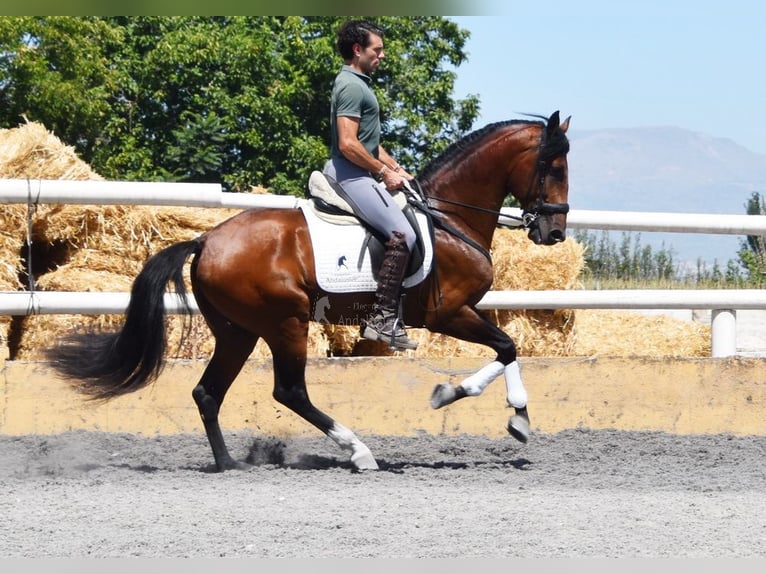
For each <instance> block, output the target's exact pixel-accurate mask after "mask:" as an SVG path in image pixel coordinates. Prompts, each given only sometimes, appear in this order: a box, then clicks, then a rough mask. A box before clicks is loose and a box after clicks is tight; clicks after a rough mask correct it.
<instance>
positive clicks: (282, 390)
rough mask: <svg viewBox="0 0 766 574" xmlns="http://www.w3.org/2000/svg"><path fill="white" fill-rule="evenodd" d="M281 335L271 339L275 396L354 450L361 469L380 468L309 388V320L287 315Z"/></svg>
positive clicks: (365, 449)
mask: <svg viewBox="0 0 766 574" xmlns="http://www.w3.org/2000/svg"><path fill="white" fill-rule="evenodd" d="M280 327H281V329H280V335H279V336H277V337H276V338H273V339H271V340H269V341H268V343H269V346H270V347H271V353H272V356H273V361H274V399H275V400H276V401H277V402H279V403H281V404H283V405H285V406H286V407H287V408H289V409H290V410H292V411H293V412H295V413H296V414H298V415H300V416H301V417H303V418H304V419H305V420H307V421H308V422H310V423H311V424H312V425H314V426H315V427H317V428H318V429H319V430H320V431H322V432H323V433H325V434H326V435H327V436H328V437H329V438H331V439H332V440H333V441H334V442H335V443H336V444H337V445H338V446H339V447H341V448H342V449H343V450H345V451H348V452H350V453H351V463H352V464H353V465H354V466H355V467H356V468H357V469H358V470H377V468H378V463H377V462H375V458H374V457H373V456H372V453H371V452H370V449H369V448H367V446H366V445H365V444H364V443H363V442H362V441H360V440H359V439H358V438H357V436H356V435H355V434H354V433H353V432H352V431H351V430H350V429H348V428H346V427H345V426H343V425H342V424H340V423H338V422H336V421H334V420H333V419H332V418H331V417H329V416H328V415H326V414H325V413H323V412H322V411H320V410H319V409H318V408H316V407H315V406H314V405H313V404H312V402H311V400H310V399H309V395H308V390H307V389H306V344H307V340H308V323H306V322H304V321H301V320H299V319H297V318H294V317H293V318H288V319H286V320H285V322H284V323H283V324H282V325H280Z"/></svg>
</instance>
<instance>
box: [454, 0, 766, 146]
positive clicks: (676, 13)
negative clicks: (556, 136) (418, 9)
mask: <svg viewBox="0 0 766 574" xmlns="http://www.w3.org/2000/svg"><path fill="white" fill-rule="evenodd" d="M481 6H482V8H483V9H482V11H481V12H479V13H481V14H494V15H492V16H454V17H450V18H451V19H452V20H454V21H456V22H457V23H458V24H459V25H460V27H461V28H464V29H467V30H470V32H471V38H470V39H469V41H468V43H467V46H466V51H467V52H468V54H469V61H468V63H466V64H463V65H461V66H460V67H459V68H458V69H457V73H458V79H457V83H456V96H457V97H462V96H464V95H465V94H467V93H473V94H478V95H480V97H481V102H482V115H481V117H480V118H479V120H478V121H477V122H476V125H475V126H474V127H481V126H482V125H484V124H486V123H489V122H493V121H499V120H506V119H511V118H515V117H519V114H520V113H538V114H543V115H548V114H550V113H551V112H553V111H554V110H556V109H560V110H561V114H562V116H563V117H566V116H568V115H572V129H573V130H575V129H580V130H590V129H604V128H624V127H646V126H676V127H680V128H684V129H688V130H692V131H696V132H703V133H706V134H709V135H712V136H715V137H725V138H729V139H732V140H734V141H735V142H737V143H738V144H740V145H742V146H744V147H746V148H748V149H749V150H751V151H753V152H757V153H762V154H766V133H765V132H766V117H765V116H764V110H763V107H764V105H765V104H766V39H765V38H766V3H764V2H760V1H756V0H752V1H747V0H727V1H723V0H719V1H713V0H697V1H696V2H693V1H691V0H675V1H674V0H664V1H660V0H623V1H618V0H502V1H497V2H492V1H484V2H482V3H481Z"/></svg>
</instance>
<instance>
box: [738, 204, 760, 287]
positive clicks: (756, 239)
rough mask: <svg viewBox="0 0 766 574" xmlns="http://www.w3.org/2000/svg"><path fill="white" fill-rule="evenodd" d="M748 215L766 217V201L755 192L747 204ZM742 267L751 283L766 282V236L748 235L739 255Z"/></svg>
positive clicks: (741, 245)
mask: <svg viewBox="0 0 766 574" xmlns="http://www.w3.org/2000/svg"><path fill="white" fill-rule="evenodd" d="M745 210H746V213H747V215H766V200H764V197H763V195H761V194H760V193H758V192H753V193H752V194H751V195H750V198H749V199H748V200H747V203H745ZM737 254H738V256H739V262H740V265H741V266H742V267H743V268H744V269H745V271H746V272H747V274H748V277H749V279H750V280H751V281H754V282H756V283H762V282H763V281H764V280H766V236H764V235H748V236H747V237H746V239H745V240H744V241H741V242H740V249H739V252H738V253H737Z"/></svg>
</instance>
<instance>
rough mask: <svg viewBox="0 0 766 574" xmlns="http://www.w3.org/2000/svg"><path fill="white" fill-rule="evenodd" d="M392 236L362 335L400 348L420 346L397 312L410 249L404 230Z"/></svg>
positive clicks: (395, 232) (387, 245) (387, 244)
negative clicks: (370, 311)
mask: <svg viewBox="0 0 766 574" xmlns="http://www.w3.org/2000/svg"><path fill="white" fill-rule="evenodd" d="M392 235H393V237H391V239H390V240H389V241H388V242H387V243H386V254H385V256H384V258H383V263H382V265H381V267H380V273H379V275H378V289H377V291H376V292H375V302H374V303H373V306H372V315H370V317H369V318H368V319H367V322H366V323H364V324H362V337H364V338H365V339H370V340H372V341H383V342H386V343H388V344H389V345H390V346H391V347H393V348H395V349H397V350H404V349H417V348H418V344H417V342H416V341H412V340H410V339H409V338H408V337H407V332H406V331H405V330H404V327H403V326H402V324H401V323H400V322H399V320H398V313H397V311H398V307H399V295H400V293H401V289H402V280H403V279H404V273H405V272H406V270H407V260H408V259H409V257H410V252H409V249H407V242H406V241H405V240H404V235H403V234H402V233H399V232H398V231H394V232H393V234H392Z"/></svg>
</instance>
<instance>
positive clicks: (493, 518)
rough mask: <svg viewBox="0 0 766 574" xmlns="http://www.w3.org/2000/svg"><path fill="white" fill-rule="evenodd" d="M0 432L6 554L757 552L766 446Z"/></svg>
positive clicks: (580, 437) (549, 438) (724, 441)
mask: <svg viewBox="0 0 766 574" xmlns="http://www.w3.org/2000/svg"><path fill="white" fill-rule="evenodd" d="M226 436H227V439H228V441H229V445H230V448H231V450H232V454H234V455H235V456H236V457H238V458H240V459H242V460H247V461H248V462H250V463H251V464H253V467H252V468H251V469H249V470H246V471H233V472H227V473H223V474H220V473H215V472H213V466H212V455H211V453H210V450H209V447H208V445H207V441H206V439H205V437H204V435H202V434H199V435H166V436H155V437H143V436H140V435H132V434H108V433H100V432H90V431H73V432H68V433H64V434H61V435H51V436H19V437H12V436H0V515H1V516H2V517H3V520H2V521H0V556H2V557H6V558H7V557H131V556H140V557H220V556H225V557H262V558H276V557H294V558H308V557H327V558H347V557H357V558H366V557H383V558H386V557H388V558H392V557H419V558H450V557H485V558H486V557H494V558H498V557H530V558H536V557H717V558H727V557H763V556H764V555H766V496H764V491H765V490H766V466H765V465H764V460H766V437H735V436H722V435H715V436H710V435H707V436H704V435H696V436H678V435H669V434H663V433H653V432H651V433H650V432H622V431H608V430H607V431H588V430H570V431H565V432H561V433H558V434H551V435H539V434H538V435H533V436H532V438H531V439H530V442H529V443H527V444H526V445H522V444H520V443H518V442H515V441H514V440H513V439H511V438H504V439H490V438H486V437H479V436H466V435H463V436H431V435H424V436H419V437H407V438H402V437H396V438H394V437H383V436H366V437H360V438H362V439H363V440H364V441H365V442H366V444H367V445H368V446H369V447H370V448H371V449H372V451H373V454H374V455H375V456H376V458H377V460H378V463H379V464H380V466H381V470H379V471H367V472H362V473H359V472H354V471H352V469H351V466H350V464H349V463H348V462H347V461H346V457H345V455H344V454H343V453H342V452H340V451H339V450H338V449H337V447H336V446H335V444H334V443H332V442H330V441H329V439H326V438H325V437H323V436H318V437H316V438H300V439H298V438H296V439H275V438H273V437H262V436H255V435H250V434H246V433H236V434H227V435H226Z"/></svg>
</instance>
